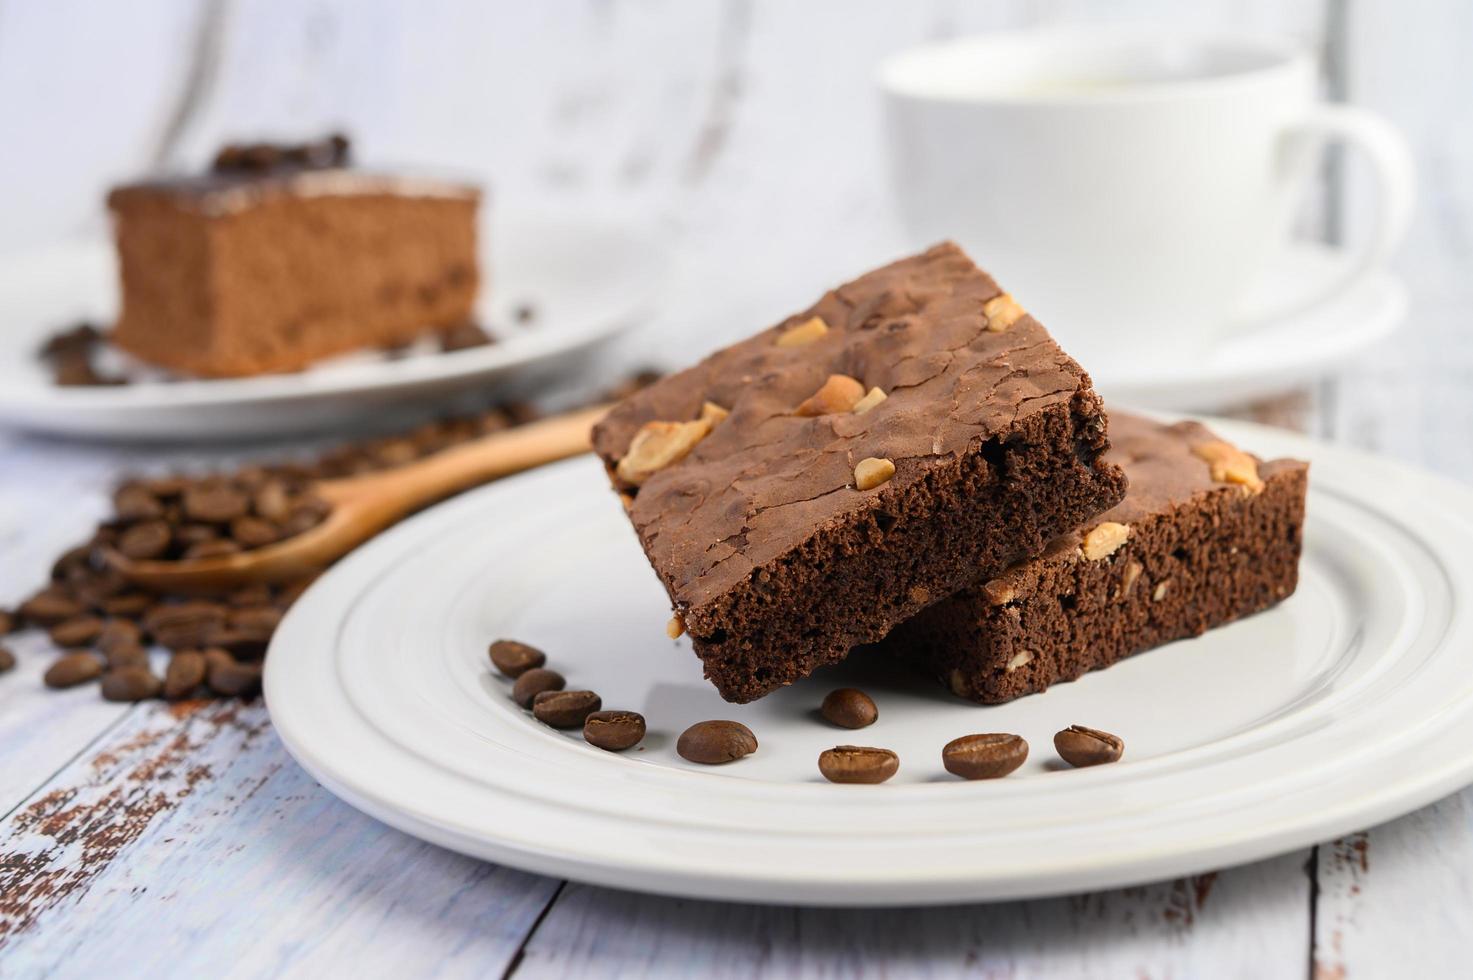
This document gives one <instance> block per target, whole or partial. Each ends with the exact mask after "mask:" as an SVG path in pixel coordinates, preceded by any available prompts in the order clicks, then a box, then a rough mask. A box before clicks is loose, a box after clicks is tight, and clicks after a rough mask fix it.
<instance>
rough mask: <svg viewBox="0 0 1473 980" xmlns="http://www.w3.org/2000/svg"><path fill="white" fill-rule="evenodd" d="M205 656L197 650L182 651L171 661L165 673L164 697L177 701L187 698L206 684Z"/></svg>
mask: <svg viewBox="0 0 1473 980" xmlns="http://www.w3.org/2000/svg"><path fill="white" fill-rule="evenodd" d="M206 666H207V665H206V663H205V655H204V654H203V653H200V652H199V651H197V650H181V651H180V652H178V653H176V654H174V656H173V657H171V658H170V659H169V667H168V669H167V670H165V671H164V697H166V698H168V699H169V700H170V701H177V700H179V699H180V698H182V697H187V696H188V695H190V694H192V693H193V692H194V691H196V690H198V689H199V686H200V685H201V684H203V683H204V682H205V670H206Z"/></svg>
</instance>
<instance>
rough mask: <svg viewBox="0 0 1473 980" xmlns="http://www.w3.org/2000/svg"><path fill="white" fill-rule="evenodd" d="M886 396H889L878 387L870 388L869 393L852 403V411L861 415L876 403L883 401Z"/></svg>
mask: <svg viewBox="0 0 1473 980" xmlns="http://www.w3.org/2000/svg"><path fill="white" fill-rule="evenodd" d="M888 397H890V396H889V395H887V394H885V393H884V392H883V391H881V390H880V389H878V388H871V389H870V390H869V394H867V395H865V396H864V397H863V398H861V399H860V400H859V401H857V402H855V403H854V408H853V409H852V411H853V412H854V414H855V415H863V414H864V413H865V412H868V411H869V410H870V409H872V408H874V407H875V406H876V405H878V404H879V403H880V402H882V401H884V400H885V399H886V398H888Z"/></svg>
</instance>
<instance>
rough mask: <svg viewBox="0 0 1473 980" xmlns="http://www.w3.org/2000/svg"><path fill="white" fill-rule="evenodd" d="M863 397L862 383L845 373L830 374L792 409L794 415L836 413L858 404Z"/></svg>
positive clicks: (809, 415) (810, 415)
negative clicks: (816, 388) (815, 389)
mask: <svg viewBox="0 0 1473 980" xmlns="http://www.w3.org/2000/svg"><path fill="white" fill-rule="evenodd" d="M863 397H864V385H862V384H860V383H859V382H858V381H855V380H854V379H853V378H851V377H849V375H847V374H831V375H829V376H828V380H826V381H825V382H824V383H823V384H821V385H819V386H818V390H817V391H815V392H814V393H813V394H811V395H809V396H808V398H806V399H805V400H804V401H803V403H802V404H801V405H799V406H798V407H797V408H796V409H794V410H793V414H794V415H802V416H806V417H810V418H811V417H813V416H815V415H837V414H839V413H840V412H847V411H849V410H850V409H852V408H854V406H855V405H857V404H859V400H860V399H861V398H863Z"/></svg>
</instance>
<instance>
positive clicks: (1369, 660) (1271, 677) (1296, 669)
mask: <svg viewBox="0 0 1473 980" xmlns="http://www.w3.org/2000/svg"><path fill="white" fill-rule="evenodd" d="M1214 425H1215V426H1216V427H1217V428H1218V429H1219V431H1221V432H1223V433H1224V434H1225V435H1226V436H1228V437H1230V438H1233V439H1235V440H1237V441H1238V442H1240V443H1242V444H1243V445H1245V446H1248V447H1251V448H1252V449H1253V450H1254V451H1256V452H1258V453H1261V454H1263V455H1266V456H1278V455H1295V456H1300V457H1305V458H1309V459H1311V460H1312V461H1313V469H1312V471H1311V487H1312V489H1311V500H1310V502H1309V519H1308V526H1307V529H1306V551H1305V556H1304V563H1303V575H1302V581H1301V584H1300V587H1299V591H1298V592H1297V593H1296V594H1295V595H1294V596H1293V597H1292V598H1291V599H1290V600H1288V601H1287V602H1285V603H1283V604H1282V605H1280V606H1279V607H1277V608H1275V609H1273V610H1270V611H1268V612H1266V613H1263V614H1260V615H1258V616H1254V617H1251V618H1249V619H1247V620H1244V621H1241V622H1238V623H1236V624H1233V625H1231V626H1228V627H1226V628H1224V629H1221V630H1217V631H1214V632H1211V633H1209V634H1207V635H1206V636H1203V637H1200V638H1198V639H1194V640H1189V641H1183V642H1179V643H1175V644H1172V645H1170V646H1168V647H1164V648H1162V649H1159V650H1156V651H1152V652H1150V653H1147V654H1143V655H1141V656H1138V657H1135V658H1133V659H1131V660H1128V661H1126V662H1124V663H1122V664H1120V665H1118V666H1116V667H1114V668H1112V669H1110V670H1107V671H1103V672H1100V673H1096V674H1091V675H1089V676H1087V677H1085V678H1083V679H1081V680H1079V681H1077V682H1074V683H1070V684H1062V685H1059V686H1056V687H1055V688H1053V689H1051V690H1049V691H1048V692H1046V693H1044V694H1041V695H1037V696H1033V697H1028V698H1024V699H1021V700H1019V701H1016V702H1013V703H1011V704H1007V705H1002V706H998V707H978V706H975V705H971V704H968V703H963V702H961V701H960V700H958V699H956V698H953V697H952V696H951V695H950V694H948V693H947V692H945V691H944V690H942V689H941V688H940V687H939V686H937V685H934V684H932V683H930V682H929V681H926V680H924V679H922V678H917V677H914V676H912V675H910V674H908V673H906V672H905V671H903V670H896V669H892V667H891V665H888V664H886V663H884V662H881V661H878V660H875V659H870V660H867V661H864V662H859V663H856V662H853V661H852V660H851V662H849V663H846V664H844V665H841V666H839V667H837V668H832V669H829V670H826V671H824V672H822V673H820V674H819V675H817V676H815V677H813V678H811V679H810V680H808V681H806V682H803V683H800V684H797V685H795V686H793V687H790V688H787V689H785V690H782V691H780V692H778V693H776V694H774V695H772V696H770V697H768V698H766V699H764V700H762V701H760V702H758V703H756V704H751V705H728V704H725V703H724V702H722V701H720V700H719V699H718V698H717V696H716V694H715V693H714V691H713V690H712V689H711V688H710V687H709V686H708V685H707V684H706V683H705V682H704V681H703V680H702V678H701V672H700V668H699V664H698V661H697V659H696V658H695V656H694V655H693V654H692V653H691V652H690V650H689V649H688V647H687V645H686V643H685V642H684V641H680V642H672V641H670V640H667V639H666V638H665V636H664V633H663V630H664V624H665V621H666V619H667V617H668V615H669V608H668V605H667V603H666V599H665V596H664V593H663V591H662V589H661V588H660V586H659V585H658V584H657V582H656V580H655V577H654V575H653V574H652V573H651V571H650V569H649V567H648V565H647V564H646V562H645V559H644V556H643V555H642V553H641V552H640V549H639V547H638V545H637V544H636V542H635V539H634V535H633V532H632V531H631V530H630V529H629V527H628V526H627V523H626V521H625V518H624V515H623V513H622V511H621V509H620V506H619V504H618V502H617V501H616V500H615V499H614V498H613V495H612V494H611V493H610V492H609V491H608V490H607V488H606V486H605V479H604V474H603V472H602V470H601V469H600V467H599V465H598V464H597V463H596V462H595V461H594V460H592V459H588V458H584V459H579V460H573V461H569V462H567V463H563V464H559V465H557V466H553V467H549V468H546V469H544V470H540V471H537V472H534V473H531V474H528V475H525V476H522V477H517V478H514V479H511V480H507V481H504V482H502V483H499V484H496V485H493V486H490V487H487V488H484V489H482V490H479V491H477V492H474V493H471V494H468V495H466V496H464V497H461V498H459V499H457V500H454V501H452V502H449V503H447V504H444V505H442V506H440V507H437V508H435V509H433V510H431V511H428V512H426V513H424V514H422V515H420V516H419V517H416V518H415V519H413V520H411V521H409V522H407V523H405V524H403V525H401V526H399V527H397V528H395V529H394V530H392V531H391V532H389V533H387V534H385V535H384V536H382V537H381V538H379V539H377V540H375V541H374V542H372V543H371V544H369V545H368V546H367V547H365V548H363V549H362V550H360V551H359V552H357V553H356V554H354V555H353V556H351V557H350V558H349V559H347V560H346V561H344V562H342V563H341V564H340V565H338V566H337V567H335V568H334V569H333V570H332V571H331V572H330V573H328V574H327V575H326V576H325V577H324V578H323V579H322V580H321V581H320V582H318V583H317V584H316V585H314V586H313V587H312V589H311V590H310V591H309V592H308V594H307V595H306V597H305V598H304V599H303V600H302V601H301V602H300V603H299V604H298V605H297V607H296V608H294V609H293V610H292V612H291V613H290V615H288V616H287V618H286V620H285V622H284V624H283V625H282V628H281V629H280V631H279V632H278V633H277V634H276V638H275V640H274V641H273V643H272V645H271V651H270V658H269V661H268V667H267V671H266V697H267V701H268V703H269V705H270V707H271V713H272V718H273V720H274V722H275V724H276V728H277V731H278V732H279V733H280V735H281V737H282V739H283V740H284V741H285V743H286V745H287V747H288V748H289V749H290V750H291V752H292V754H293V755H294V756H295V757H296V758H297V759H298V760H299V761H300V762H301V763H302V765H303V766H304V767H305V768H306V769H307V770H308V771H309V772H311V773H312V774H313V775H314V776H316V777H317V778H318V779H319V780H321V781H322V783H323V784H324V785H326V786H327V787H328V788H329V789H331V790H332V791H333V792H335V793H337V794H338V795H339V796H341V797H342V798H343V799H345V800H347V801H348V802H350V803H351V804H353V805H354V806H356V807H358V808H360V809H361V810H363V811H365V812H366V813H369V814H371V815H373V816H375V817H377V818H379V819H380V820H383V821H384V822H386V823H389V824H391V825H393V826H395V827H398V828H400V829H402V830H404V831H406V832H408V833H410V834H414V835H416V836H419V837H422V838H424V839H426V840H430V841H433V842H436V843H438V844H441V845H444V846H446V847H449V848H453V849H455V850H458V851H462V852H465V853H467V854H472V855H476V856H479V857H482V858H486V859H489V860H493V861H498V862H502V863H505V864H509V865H513V866H516V867H520V868H525V869H529V870H532V871H537V872H543V873H546V874H551V875H559V876H566V877H570V878H575V879H580V880H585V881H592V882H598V883H602V884H607V885H614V886H619V887H625V888H632V889H640V890H649V891H656V892H666V893H672V894H678V895H689V896H702V897H712V898H725V899H745V900H755V901H762V902H799V903H816V904H836V905H889V904H913V903H915V904H919V903H942V902H953V901H961V900H978V899H1002V898H1016V897H1024V896H1039V895H1048V894H1055V893H1065V892H1077V891H1084V890H1090V889H1098V888H1103V887H1109V886H1120V885H1126V884H1131V883H1137V882H1143V881H1147V880H1154V879H1159V878H1163V877H1167V876H1172V875H1179V874H1186V873H1195V872H1201V871H1206V870H1210V869H1213V868H1218V867H1221V866H1224V865H1229V864H1233V863H1238V862H1244V861H1250V860H1254V859H1257V858H1261V857H1265V856H1267V855H1271V854H1275V853H1278V852H1283V851H1286V850H1290V849H1293V848H1297V847H1302V846H1305V845H1308V844H1310V843H1311V842H1314V841H1319V840H1323V839H1328V838H1331V837H1334V836H1336V835H1339V834H1342V833H1346V832H1349V831H1351V830H1354V829H1357V828H1361V827H1365V826H1367V825H1370V824H1374V823H1377V822H1379V821H1383V820H1386V819H1389V818H1391V817H1394V816H1397V815H1399V814H1402V813H1405V812H1407V811H1409V810H1411V809H1414V808H1416V807H1419V806H1421V805H1423V804H1425V803H1428V802H1430V801H1432V800H1434V799H1437V798H1438V797H1440V796H1442V795H1445V794H1447V793H1449V792H1451V791H1453V790H1455V789H1457V788H1459V787H1461V786H1463V785H1465V784H1466V783H1468V782H1470V781H1473V752H1470V750H1469V748H1468V746H1469V745H1470V744H1473V672H1470V671H1469V669H1468V651H1469V649H1470V644H1473V635H1470V634H1473V629H1470V622H1469V608H1468V605H1467V597H1468V596H1470V595H1473V523H1470V517H1469V515H1470V513H1473V492H1470V491H1469V490H1467V489H1465V488H1462V487H1460V486H1457V485H1454V484H1451V483H1448V482H1446V481H1443V480H1440V479H1437V478H1434V477H1431V476H1428V475H1426V474H1423V473H1420V472H1417V471H1414V470H1411V469H1408V468H1405V467H1402V466H1399V465H1395V464H1392V463H1389V462H1386V461H1383V460H1380V459H1377V458H1374V457H1370V456H1365V455H1361V454H1359V453H1355V452H1351V451H1348V450H1343V449H1336V448H1330V447H1326V446H1322V445H1317V444H1315V443H1312V442H1309V441H1307V440H1304V439H1300V438H1297V437H1293V436H1290V435H1286V434H1283V433H1280V432H1277V431H1274V430H1270V429H1264V428H1258V427H1253V426H1245V425H1240V424H1230V423H1225V422H1224V423H1214ZM1460 597H1461V598H1460ZM497 637H515V638H519V639H522V640H525V641H527V642H530V643H534V644H536V645H538V646H540V647H542V648H544V649H545V650H546V651H547V652H548V655H549V657H550V661H551V666H554V667H556V668H558V669H560V670H562V671H563V672H564V673H565V674H566V675H567V676H568V678H569V682H570V686H573V687H580V688H581V687H587V688H592V689H595V690H597V691H599V692H600V693H601V694H602V695H603V698H604V704H605V705H606V706H608V707H619V708H629V709H634V710H637V711H640V712H643V713H644V715H645V716H646V717H647V718H648V720H649V725H650V735H649V737H648V738H647V739H646V740H645V742H644V747H643V750H642V751H629V752H626V753H623V754H618V755H615V754H609V753H605V752H602V751H600V750H598V749H595V748H592V747H590V746H588V745H586V744H584V743H583V741H582V740H581V738H580V737H579V736H578V734H577V733H573V734H563V733H559V732H556V731H553V730H551V729H548V728H544V727H542V726H541V725H539V724H537V723H536V722H535V721H533V720H532V719H531V717H530V716H528V715H527V714H525V713H523V712H522V711H520V710H518V709H517V707H516V706H515V705H514V704H513V703H512V702H511V700H510V699H509V697H508V685H507V684H506V683H505V682H504V681H503V680H501V679H499V678H498V677H496V676H493V674H492V672H491V670H490V668H489V664H488V663H487V659H486V646H487V643H488V641H490V640H492V639H494V638H497ZM846 683H852V684H858V685H859V686H861V687H863V688H865V689H867V690H868V691H870V692H871V693H872V694H873V695H874V697H875V699H876V700H877V702H878V703H879V707H880V719H879V721H878V722H877V723H876V724H875V725H873V726H872V727H870V728H868V729H865V730H863V731H858V732H844V731H839V730H836V729H832V728H830V727H828V726H826V725H825V724H824V723H823V722H822V721H820V720H818V719H817V718H816V717H815V716H814V711H815V708H816V707H817V705H818V703H819V701H820V700H821V699H822V697H823V695H824V693H825V692H827V691H828V690H829V689H830V688H832V687H835V686H839V685H840V684H846ZM706 718H733V719H737V720H740V721H742V722H745V723H746V724H748V725H749V726H750V727H751V728H752V729H753V731H754V732H755V733H756V734H757V736H758V739H759V740H760V742H761V747H760V749H759V750H758V752H757V753H756V754H754V755H753V756H750V757H749V758H747V759H744V760H741V761H739V762H737V763H734V764H731V765H728V766H724V767H720V768H703V767H699V766H694V765H691V764H689V763H686V762H684V761H682V760H681V759H680V758H679V757H678V756H677V755H676V754H675V751H674V742H675V738H676V736H677V735H678V733H679V732H680V731H681V730H683V729H684V728H685V727H686V726H687V725H689V724H691V723H693V722H695V721H698V720H701V719H706ZM1069 724H1085V725H1091V726H1094V727H1098V728H1104V729H1107V730H1109V731H1113V732H1116V733H1119V734H1120V735H1121V736H1122V737H1123V738H1124V739H1125V742H1126V745H1127V752H1126V758H1125V759H1124V761H1122V762H1121V763H1119V764H1116V765H1113V766H1105V767H1101V768H1098V769H1091V770H1079V771H1075V770H1064V769H1060V768H1059V764H1058V763H1057V762H1056V761H1052V760H1053V751H1052V742H1051V739H1052V735H1053V733H1054V732H1055V731H1056V730H1058V729H1060V728H1063V727H1065V726H1067V725H1069ZM989 731H1010V732H1018V733H1021V734H1022V735H1023V736H1024V737H1025V738H1027V739H1028V741H1029V743H1030V745H1031V746H1032V755H1031V757H1030V759H1029V760H1028V762H1027V764H1026V765H1025V766H1024V768H1022V769H1021V770H1019V771H1018V772H1016V773H1015V774H1013V775H1011V776H1009V777H1008V778H1006V779H1003V780H998V781H993V782H979V783H966V782H963V781H961V780H958V779H955V778H953V777H951V776H948V775H947V774H946V773H945V772H944V771H943V769H942V767H941V764H940V751H941V747H942V746H943V745H944V744H945V743H946V742H947V741H949V740H950V739H952V738H954V737H956V736H958V735H962V734H965V733H969V732H989ZM842 743H857V744H864V745H880V746H886V747H889V748H892V749H895V750H896V751H897V752H898V753H899V755H900V759H901V767H900V773H899V775H898V776H897V777H896V778H895V779H894V780H892V781H891V782H890V783H887V784H885V785H882V786H835V785H829V784H827V783H824V782H823V781H821V779H820V778H819V775H818V772H817V769H816V759H817V757H818V754H819V752H820V751H822V750H823V749H825V748H828V747H830V746H832V745H835V744H842Z"/></svg>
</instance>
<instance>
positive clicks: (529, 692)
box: [511, 667, 568, 708]
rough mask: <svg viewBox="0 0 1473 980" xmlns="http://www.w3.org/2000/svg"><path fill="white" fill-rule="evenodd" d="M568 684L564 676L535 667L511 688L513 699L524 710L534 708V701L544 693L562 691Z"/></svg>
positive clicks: (518, 679)
mask: <svg viewBox="0 0 1473 980" xmlns="http://www.w3.org/2000/svg"><path fill="white" fill-rule="evenodd" d="M567 684H568V682H567V681H566V680H564V679H563V675H562V674H559V673H558V672H557V671H555V670H548V669H547V668H546V667H533V668H532V669H531V670H528V671H526V672H524V673H523V674H522V675H521V676H520V677H518V678H517V682H516V683H515V684H513V685H512V687H511V698H512V700H513V701H515V702H516V703H517V704H519V705H521V706H522V707H524V708H530V707H532V701H533V699H535V698H536V697H537V695H539V694H541V693H543V692H544V691H561V690H562V689H563V688H564V687H566V686H567Z"/></svg>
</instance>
